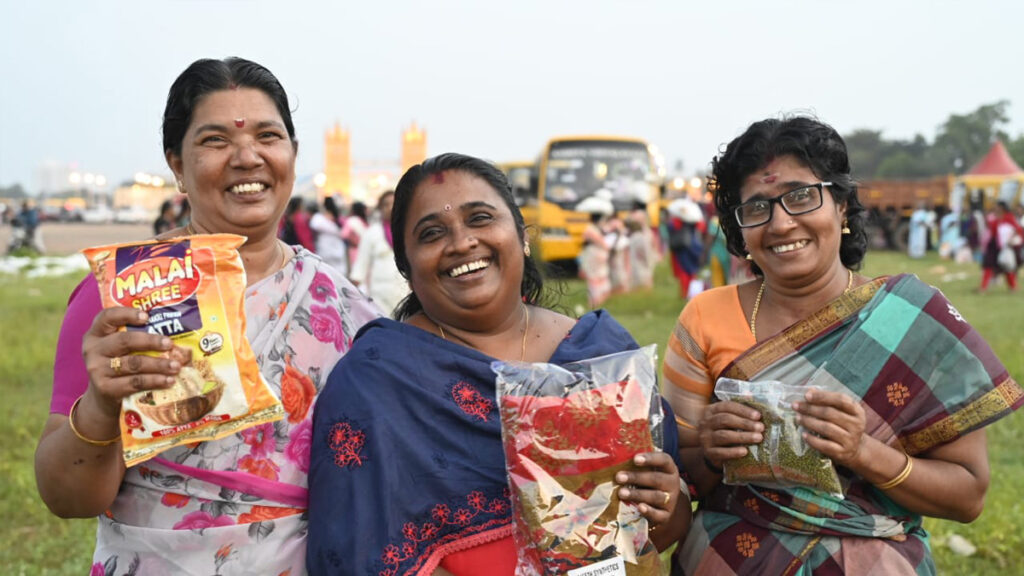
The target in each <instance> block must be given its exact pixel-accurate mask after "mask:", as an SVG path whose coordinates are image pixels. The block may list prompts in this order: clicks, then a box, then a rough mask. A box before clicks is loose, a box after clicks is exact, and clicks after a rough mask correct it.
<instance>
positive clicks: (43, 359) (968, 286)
mask: <svg viewBox="0 0 1024 576" xmlns="http://www.w3.org/2000/svg"><path fill="white" fill-rule="evenodd" d="M899 272H913V273H916V274H917V275H918V276H920V277H921V278H922V279H923V280H924V281H926V282H929V283H931V284H933V285H936V286H938V287H940V288H942V290H943V291H944V292H945V293H946V295H947V296H948V297H949V299H950V300H951V301H952V302H953V303H954V304H955V305H956V306H957V307H958V309H959V310H960V312H961V313H962V314H963V315H964V316H965V317H966V318H967V319H968V320H969V321H970V322H971V323H972V324H973V325H974V326H975V327H976V328H977V329H978V330H979V331H980V332H981V333H982V334H983V335H984V336H985V337H986V339H987V340H988V342H989V343H990V344H991V345H992V347H993V348H994V349H995V351H996V354H997V355H998V356H999V357H1000V358H1001V359H1002V360H1003V362H1004V363H1005V364H1006V365H1007V366H1008V367H1009V370H1010V373H1011V374H1013V376H1014V377H1015V378H1016V379H1017V380H1018V381H1021V380H1022V379H1024V293H1015V294H1010V293H1008V292H1007V291H1006V288H1005V286H1003V285H999V286H996V287H994V288H993V289H992V290H990V291H989V293H988V294H985V295H984V296H979V295H976V294H973V293H972V290H973V289H974V288H975V287H976V286H977V284H978V281H979V271H978V269H977V267H976V266H973V265H956V264H951V263H948V262H942V261H940V260H938V259H937V258H934V257H932V258H927V259H924V260H920V261H911V260H908V259H907V258H905V257H903V256H902V255H899V254H892V253H882V252H877V253H870V254H869V255H868V258H867V261H866V263H865V268H864V273H865V274H866V275H869V276H876V275H882V274H895V273H899ZM78 280H79V279H78V278H76V277H70V278H57V279H54V278H38V279H27V278H24V277H19V276H2V275H0V333H2V334H3V344H4V351H3V354H2V355H0V395H2V396H3V397H4V398H6V400H5V401H4V402H3V408H2V409H0V410H2V412H0V414H2V416H3V417H2V418H0V437H2V438H4V441H3V444H2V445H0V478H2V479H3V481H2V482H0V495H2V498H0V514H2V517H4V518H7V519H8V520H7V522H5V523H4V524H3V525H2V527H0V566H6V567H7V568H6V570H5V572H6V573H9V574H26V575H37V574H38V575H45V574H86V573H87V572H88V570H89V564H90V559H91V558H92V544H93V539H94V532H95V520H73V521H65V520H60V519H58V518H56V517H54V516H52V515H50V513H49V511H48V510H47V509H46V507H45V506H44V505H43V503H42V502H41V501H40V500H39V496H38V494H37V492H36V487H35V477H34V473H33V465H32V458H33V453H34V450H35V445H36V440H37V438H38V436H39V431H40V430H41V429H42V425H43V421H44V420H45V418H46V415H47V412H48V408H49V401H50V388H51V380H52V375H53V348H54V345H55V343H56V340H57V333H58V330H59V328H60V322H61V318H62V316H63V312H64V307H65V304H66V301H67V296H68V294H69V293H70V291H71V289H72V288H73V287H74V286H75V284H76V283H77V282H78ZM677 292H678V290H677V288H676V285H675V282H674V279H673V278H671V275H670V274H669V272H668V270H667V269H666V268H665V267H664V266H662V267H660V268H659V269H658V276H657V282H656V286H655V288H654V290H653V291H652V292H647V293H635V294H627V295H624V296H619V297H616V298H613V299H612V300H610V301H609V302H608V303H607V308H608V309H609V310H610V311H611V312H612V313H613V314H614V315H615V316H616V317H617V318H618V319H619V321H620V322H622V323H623V324H624V325H625V326H626V327H627V328H629V330H630V331H631V332H632V333H633V335H634V336H635V337H636V339H637V340H638V341H639V342H640V343H642V344H650V343H655V344H658V348H659V352H660V351H661V350H662V349H663V347H664V344H665V342H666V341H667V339H668V334H669V332H670V331H671V329H672V326H673V323H674V322H675V319H676V317H677V316H678V314H679V310H680V309H681V307H682V304H683V302H682V301H681V300H680V299H679V298H678V296H677ZM585 302H586V295H585V292H584V288H583V286H582V284H581V283H579V282H577V281H569V282H566V283H565V284H564V293H563V295H562V298H561V305H562V306H563V307H564V308H565V309H566V310H568V311H572V310H573V309H574V308H575V307H576V306H577V305H582V304H584V303H585ZM1022 434H1024V420H1022V418H1021V417H1020V416H1013V417H1010V418H1006V419H1004V420H1002V421H1001V422H998V423H997V424H995V425H994V426H992V427H990V428H989V433H988V441H989V455H990V460H991V464H992V483H991V486H990V488H989V492H988V499H987V502H986V510H985V513H984V514H983V515H982V517H981V518H980V519H979V520H977V521H976V522H974V523H973V524H969V525H963V524H957V523H953V522H945V521H936V520H928V521H927V522H926V525H927V527H928V528H929V530H931V532H932V534H933V536H934V541H933V542H934V545H933V548H934V552H935V557H936V563H937V564H938V567H939V570H940V573H944V574H945V573H953V574H956V573H960V574H991V575H997V574H999V575H1002V574H1024V553H1022V552H1021V550H1024V529H1022V528H1024V513H1022V512H1024V510H1022V502H1024V487H1022V486H1021V485H1019V484H1017V483H1016V482H1015V479H1019V478H1024V456H1022V455H1021V452H1020V450H1019V449H1018V447H1017V440H1020V439H1022ZM952 534H958V535H960V536H962V537H964V538H966V539H967V540H969V541H970V542H971V543H973V544H974V545H975V546H977V548H978V551H977V553H976V554H975V555H974V556H971V557H962V556H956V555H954V554H953V553H952V552H950V550H949V549H948V548H947V547H946V546H944V545H943V544H942V543H943V542H944V541H945V540H946V538H948V537H949V536H950V535H952Z"/></svg>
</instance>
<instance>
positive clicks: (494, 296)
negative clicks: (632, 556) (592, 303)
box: [307, 154, 690, 575]
mask: <svg viewBox="0 0 1024 576" xmlns="http://www.w3.org/2000/svg"><path fill="white" fill-rule="evenodd" d="M392 229H393V230H394V250H395V262H396V264H397V266H398V269H399V270H400V271H401V273H402V275H403V276H404V277H405V278H407V279H408V280H409V284H410V287H411V288H412V294H411V295H410V296H409V298H408V299H406V300H405V301H403V303H402V304H401V305H400V306H399V308H398V309H397V310H396V312H395V318H396V319H397V320H398V321H393V320H389V319H380V321H375V322H371V323H370V324H368V325H367V326H366V327H365V329H364V330H362V331H360V333H359V334H358V335H357V336H356V340H355V342H354V343H353V348H352V351H351V352H350V354H349V357H350V358H351V361H350V362H347V363H345V364H344V365H339V366H338V367H337V368H336V369H335V370H334V371H333V372H332V374H331V375H330V377H329V379H328V383H327V385H326V387H325V391H324V394H323V395H322V396H321V398H320V400H319V402H318V404H317V408H316V413H315V414H314V438H313V448H312V458H311V463H310V508H311V512H310V531H309V539H310V546H309V548H308V555H307V558H308V563H309V564H308V566H309V570H310V572H311V573H314V574H356V575H365V574H381V575H395V574H428V575H429V574H455V575H483V574H488V575H490V574H495V575H502V574H512V573H513V569H514V566H515V563H516V552H515V548H514V546H513V543H512V532H513V520H512V512H511V500H510V494H509V487H508V486H509V485H508V480H507V477H506V467H505V457H504V453H503V448H502V442H501V426H500V422H499V416H498V408H497V405H496V404H497V402H496V398H495V384H494V375H493V373H492V372H491V370H490V364H491V362H492V361H493V360H495V359H499V360H513V361H528V362H551V363H556V364H561V363H566V362H571V361H575V360H582V359H585V358H591V357H595V356H601V355H605V354H610V353H613V352H619V351H623V350H629V349H633V348H636V342H635V341H634V340H633V338H632V337H631V336H630V335H629V333H628V332H626V330H625V329H623V328H622V326H620V325H619V324H618V323H617V322H616V321H615V320H614V319H612V318H611V316H610V315H608V314H607V313H605V312H602V311H598V312H592V313H590V314H587V315H585V316H583V317H582V318H580V319H579V321H574V320H572V319H570V318H568V317H566V316H564V315H562V314H559V313H557V312H554V311H552V310H549V309H547V308H545V307H543V306H542V305H540V304H541V302H542V298H541V296H542V283H541V277H540V274H539V271H538V270H537V268H536V265H535V264H534V262H533V261H532V260H531V259H530V258H529V247H528V245H527V244H526V243H525V242H526V238H525V226H524V223H523V219H522V215H521V214H520V212H519V209H518V208H517V207H516V205H515V202H514V200H513V198H512V195H511V191H510V188H509V186H508V182H507V181H506V179H505V177H504V175H503V174H502V173H501V171H500V170H498V169H497V168H495V167H494V166H493V165H491V164H489V163H487V162H484V161H482V160H478V159H476V158H471V157H468V156H462V155H458V154H445V155H442V156H438V157H436V158H431V159H428V160H427V161H425V162H424V163H423V164H421V165H418V166H414V167H413V168H411V169H410V170H409V171H408V172H406V174H405V175H404V176H403V177H402V179H401V181H400V182H399V183H398V186H397V188H396V190H395V205H394V210H393V213H392ZM666 409H667V405H666ZM666 432H668V434H667V441H666V442H665V446H664V449H665V452H650V453H645V454H642V455H639V456H638V457H637V458H638V459H635V460H634V463H635V464H638V466H637V467H635V468H634V469H633V470H631V471H628V472H618V473H617V475H616V477H615V481H616V482H617V483H619V484H621V487H620V488H619V496H620V498H622V499H624V500H627V501H631V502H633V503H635V504H637V507H638V509H639V511H640V513H641V514H642V515H643V516H645V517H646V518H647V519H648V522H649V525H650V526H651V531H650V532H649V537H650V540H651V541H653V542H654V544H655V545H656V546H657V547H658V548H659V549H662V548H664V547H667V546H668V545H670V544H671V543H673V542H675V541H676V540H678V539H679V538H680V536H681V535H682V534H683V533H685V530H686V528H687V527H688V525H689V518H690V508H689V504H688V502H689V501H688V496H687V495H686V494H685V493H684V492H682V491H681V490H680V487H681V483H680V478H679V472H678V467H677V465H676V464H675V462H674V461H673V458H672V456H670V455H671V454H675V444H676V434H675V427H674V426H673V425H672V423H671V422H669V421H668V418H666ZM677 504H678V505H677Z"/></svg>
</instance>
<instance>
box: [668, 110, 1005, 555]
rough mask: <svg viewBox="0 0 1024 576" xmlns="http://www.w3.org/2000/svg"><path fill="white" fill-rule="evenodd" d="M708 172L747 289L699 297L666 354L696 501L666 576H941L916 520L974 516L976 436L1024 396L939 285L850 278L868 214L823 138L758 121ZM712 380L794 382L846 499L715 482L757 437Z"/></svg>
mask: <svg viewBox="0 0 1024 576" xmlns="http://www.w3.org/2000/svg"><path fill="white" fill-rule="evenodd" d="M712 164H713V175H712V179H711V183H710V186H711V189H712V190H713V192H714V199H715V207H716V209H717V211H718V215H719V218H720V220H721V226H722V230H723V232H724V233H725V236H726V239H727V242H728V246H729V251H730V252H732V253H733V254H735V255H737V256H740V257H745V258H747V259H748V260H750V266H751V269H752V270H753V272H754V275H755V279H754V280H753V281H751V282H749V283H746V284H743V285H739V286H725V287H722V288H716V289H713V290H709V291H707V292H704V293H702V294H700V295H699V296H698V297H696V298H694V299H693V300H692V301H691V302H690V303H689V304H688V305H687V306H686V308H684V309H683V311H682V314H680V317H679V322H678V325H677V327H676V329H675V330H674V331H673V334H672V336H671V338H670V340H669V344H668V349H667V350H666V359H665V376H666V378H667V379H668V380H669V381H670V384H669V385H666V387H665V388H666V391H665V393H666V395H667V396H668V397H669V399H670V402H671V403H672V407H673V408H674V410H675V412H676V414H677V424H678V425H679V432H680V446H682V449H681V456H682V458H683V462H684V467H685V468H686V469H687V470H688V471H690V473H691V474H692V480H693V481H694V483H695V484H696V486H697V489H698V493H699V494H698V495H699V497H700V505H699V509H698V510H699V511H698V514H697V515H696V517H695V518H694V522H693V528H692V529H691V530H690V532H689V534H688V536H687V538H686V540H685V541H684V542H683V543H682V545H681V546H680V547H679V550H680V552H679V557H678V562H677V571H678V570H681V571H682V572H683V573H685V574H688V575H692V574H716V575H717V574H810V573H812V572H813V573H814V574H865V573H877V574H931V573H934V572H935V566H934V563H933V562H932V559H931V553H930V551H929V546H928V534H927V532H926V531H925V530H924V528H923V527H922V526H921V519H922V517H923V516H934V517H939V518H947V519H952V520H957V521H960V522H970V521H972V520H974V519H975V518H977V517H978V515H979V514H981V511H982V508H983V505H984V498H985V491H986V489H987V487H988V478H989V466H988V458H987V453H986V442H985V432H984V430H983V427H984V426H986V425H988V424H990V423H992V422H993V421H995V420H997V419H999V418H1001V417H1003V416H1005V415H1007V414H1009V413H1010V412H1011V411H1013V410H1015V409H1016V408H1018V407H1019V406H1020V404H1021V403H1022V401H1024V392H1022V390H1021V388H1020V387H1019V386H1018V385H1017V383H1016V382H1015V381H1014V380H1013V379H1012V378H1011V377H1010V376H1009V374H1008V373H1007V370H1006V368H1005V367H1003V365H1002V364H1001V363H1000V362H999V360H998V359H997V358H996V357H995V356H994V355H993V353H992V351H991V349H990V348H989V347H988V345H987V344H986V343H985V342H984V341H983V340H982V339H981V337H980V336H979V335H978V334H977V333H976V332H975V331H974V330H973V329H972V328H971V327H970V326H969V325H968V324H967V323H966V322H965V321H964V319H963V318H962V317H961V316H960V314H959V313H958V312H957V311H956V309H955V308H954V307H953V306H952V304H950V303H949V302H948V301H947V300H946V299H945V298H944V297H943V295H942V294H941V293H940V292H939V291H938V290H936V289H934V288H931V287H929V286H927V285H925V284H923V283H922V282H920V281H919V280H917V278H916V277H914V276H910V275H897V276H891V277H880V278H875V279H871V278H866V277H863V276H860V275H858V274H857V273H856V272H855V271H856V270H857V269H858V268H859V267H860V263H861V260H862V259H863V257H864V252H865V249H866V247H867V241H866V236H865V233H864V221H865V218H866V214H865V211H864V207H863V206H862V205H861V203H860V201H859V200H858V199H857V187H856V184H855V183H854V181H853V179H852V178H851V176H850V163H849V159H848V157H847V153H846V145H845V143H844V142H843V140H842V138H840V136H839V134H838V133H836V131H835V130H834V129H832V128H831V127H830V126H828V125H825V124H823V123H821V122H819V121H817V120H815V119H812V118H806V117H792V118H786V119H782V120H777V119H769V120H764V121H761V122H757V123H755V124H753V125H751V126H750V127H749V128H748V129H747V131H746V132H745V133H744V134H743V135H741V136H739V137H738V138H736V139H735V140H733V141H732V142H731V143H730V144H729V145H728V147H727V148H726V150H725V152H724V153H722V154H721V155H719V156H718V157H716V158H715V159H714V161H713V163H712ZM719 377H729V378H734V379H739V380H747V381H755V382H756V381H765V380H778V381H782V382H784V383H785V384H790V385H797V386H803V387H805V388H806V393H805V394H804V396H803V398H802V399H801V400H800V401H799V402H796V403H795V404H794V408H795V410H796V412H797V423H798V424H799V425H800V426H801V427H802V428H801V434H802V435H803V437H804V439H805V441H806V443H807V444H808V445H810V446H811V447H813V448H815V449H817V450H819V451H820V452H821V453H822V454H824V455H825V456H827V457H828V458H830V459H831V460H832V462H833V463H834V464H835V466H836V469H837V471H838V474H839V477H840V483H841V485H842V487H843V492H844V493H845V498H840V497H836V496H832V495H829V494H825V493H821V492H816V491H812V490H808V489H805V488H802V487H793V488H788V489H785V488H783V489H777V488H775V489H773V488H767V487H763V486H757V485H753V484H748V485H726V484H723V483H722V473H721V472H722V465H723V463H724V462H726V461H728V460H730V459H733V458H739V457H742V456H744V455H746V454H747V452H748V448H747V446H750V445H754V444H758V443H760V442H762V440H763V439H764V430H765V427H764V423H763V422H762V417H761V415H760V414H759V412H758V411H757V410H754V409H752V408H750V407H749V406H745V405H742V404H739V403H736V402H727V401H724V402H716V401H714V399H713V398H714V387H715V383H716V381H717V380H718V378H719Z"/></svg>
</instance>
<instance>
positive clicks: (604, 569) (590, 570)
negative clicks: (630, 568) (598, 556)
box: [567, 556, 626, 576]
mask: <svg viewBox="0 0 1024 576" xmlns="http://www.w3.org/2000/svg"><path fill="white" fill-rule="evenodd" d="M567 574H568V576H626V563H625V562H623V561H622V556H616V557H615V558H609V559H608V560H602V561H601V562H598V563H596V564H591V565H589V566H584V567H583V568H577V569H575V570H569V572H567Z"/></svg>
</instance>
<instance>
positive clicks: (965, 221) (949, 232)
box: [907, 200, 1024, 292]
mask: <svg viewBox="0 0 1024 576" xmlns="http://www.w3.org/2000/svg"><path fill="white" fill-rule="evenodd" d="M929 247H934V249H935V250H936V251H937V252H938V254H939V256H940V257H941V258H944V259H951V260H954V261H956V262H960V263H968V262H976V263H978V264H980V265H981V269H982V277H981V285H980V286H979V287H978V292H985V291H986V290H988V288H989V285H990V284H991V283H992V281H993V280H995V279H997V278H999V277H1004V278H1005V279H1006V285H1007V287H1008V288H1009V289H1010V290H1011V291H1013V290H1016V289H1017V274H1018V272H1019V270H1020V268H1021V264H1022V261H1024V205H1019V204H1018V205H1016V206H1014V207H1013V208H1011V207H1010V205H1009V203H1008V202H1005V201H1003V200H999V201H997V202H995V204H993V205H992V207H991V208H990V209H989V210H988V211H982V210H981V209H980V208H974V209H965V210H962V211H949V212H946V213H945V214H943V215H941V216H940V215H938V214H936V212H935V211H934V210H930V209H928V207H927V206H925V205H923V204H922V205H920V206H918V207H917V209H916V210H915V211H914V213H913V214H912V215H911V217H910V223H909V230H908V239H907V254H908V255H909V256H910V257H911V258H922V257H924V255H925V253H926V252H927V251H928V249H929Z"/></svg>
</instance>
